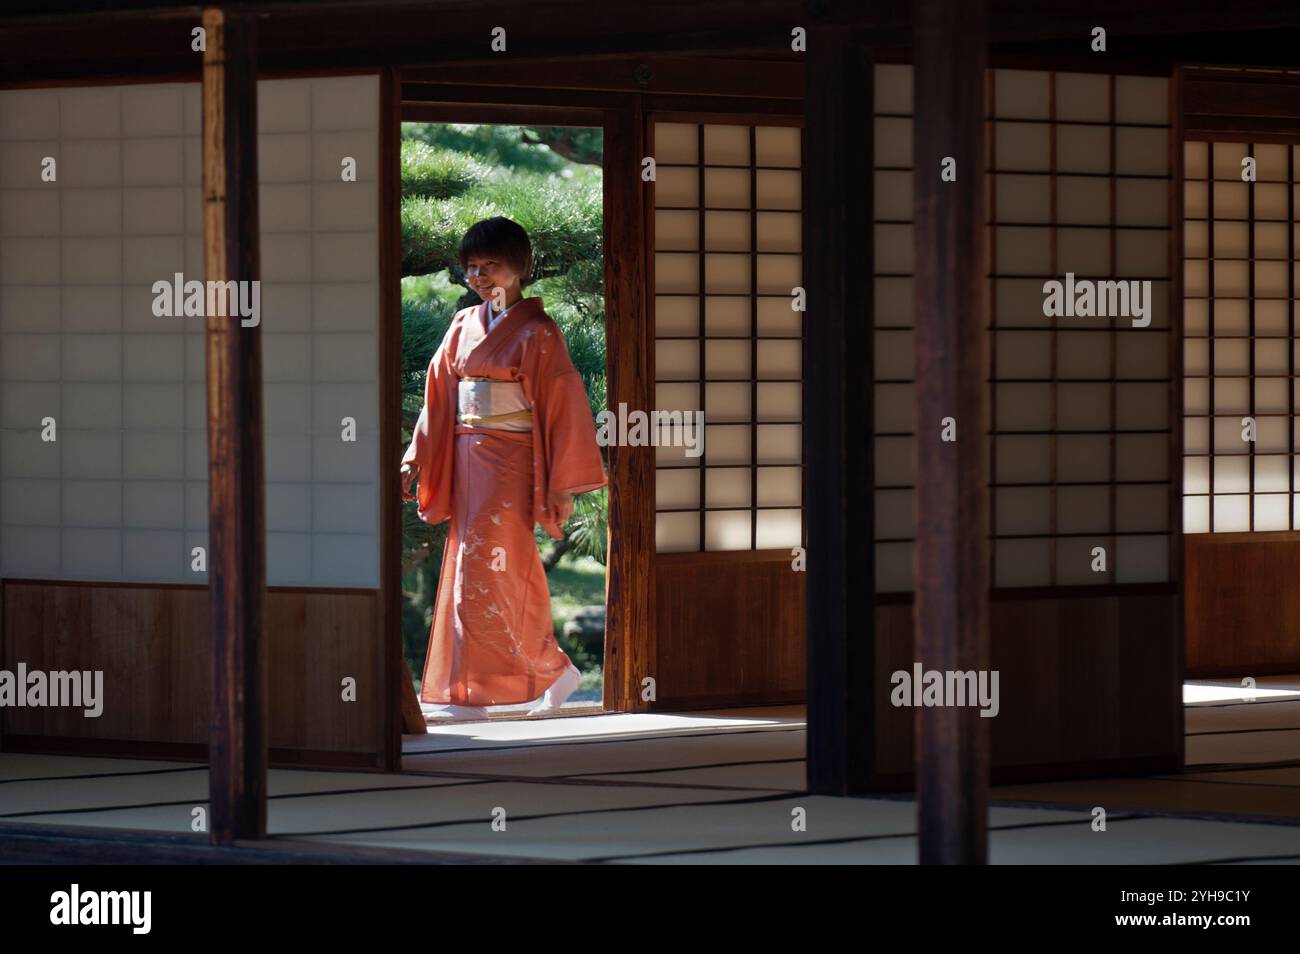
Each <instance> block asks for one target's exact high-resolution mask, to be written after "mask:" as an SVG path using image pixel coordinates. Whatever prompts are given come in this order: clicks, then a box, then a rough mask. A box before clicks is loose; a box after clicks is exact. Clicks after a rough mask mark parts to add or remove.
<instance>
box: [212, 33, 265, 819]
mask: <svg viewBox="0 0 1300 954" xmlns="http://www.w3.org/2000/svg"><path fill="white" fill-rule="evenodd" d="M203 28H204V30H205V31H206V49H205V51H204V54H203V262H204V268H205V270H206V272H207V274H206V276H204V277H205V278H206V279H207V280H208V281H209V282H215V281H222V282H254V281H258V276H259V257H258V220H257V75H256V67H255V64H254V39H253V21H252V19H251V18H249V17H247V16H244V15H241V14H238V13H231V12H230V11H227V10H223V9H221V8H206V9H204V11H203ZM194 277H196V278H197V277H198V276H194ZM235 287H237V286H235ZM246 287H247V286H246ZM230 288H231V286H227V291H226V292H224V293H223V294H224V295H225V298H226V307H225V308H224V311H225V312H226V315H227V316H229V317H221V316H217V315H212V314H209V315H208V317H207V377H208V461H209V462H208V478H209V494H208V503H209V526H208V550H209V560H208V573H209V576H208V601H209V608H210V614H211V632H212V734H211V741H210V743H209V748H208V762H209V767H210V780H209V798H210V803H211V809H212V817H211V819H210V820H209V827H210V831H211V836H212V843H213V844H225V845H228V844H231V843H233V842H234V841H235V840H236V839H239V838H262V837H265V835H266V694H265V691H264V686H265V678H266V677H265V672H266V646H265V643H264V642H263V633H262V621H263V612H262V611H263V602H264V599H265V594H266V553H265V549H266V533H265V514H264V503H263V496H262V495H263V477H264V468H263V463H262V455H263V447H262V351H261V346H262V329H261V326H260V325H257V326H249V327H245V326H244V325H243V324H242V323H241V319H240V317H239V312H238V309H237V307H236V306H237V305H238V299H237V298H235V297H234V296H233V295H232V294H231V293H230ZM244 299H245V300H246V301H247V300H248V296H247V295H245V296H244Z"/></svg>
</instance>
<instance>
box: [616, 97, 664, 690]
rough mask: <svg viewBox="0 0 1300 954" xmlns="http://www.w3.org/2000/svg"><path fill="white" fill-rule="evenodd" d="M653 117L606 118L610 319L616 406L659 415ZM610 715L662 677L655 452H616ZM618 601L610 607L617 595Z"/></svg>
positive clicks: (631, 107) (634, 111) (630, 107)
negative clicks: (646, 171) (647, 173)
mask: <svg viewBox="0 0 1300 954" xmlns="http://www.w3.org/2000/svg"><path fill="white" fill-rule="evenodd" d="M645 124H646V119H645V115H644V114H643V113H642V112H641V107H640V104H639V103H638V102H637V101H636V98H635V97H628V98H627V99H626V100H625V101H624V103H623V105H622V106H621V107H620V108H617V109H610V110H609V111H608V113H606V117H605V124H604V126H605V161H604V174H605V198H604V203H605V204H604V215H605V314H607V315H608V316H610V320H609V321H608V323H607V328H606V332H605V334H606V343H605V354H606V359H605V360H606V374H607V377H608V382H609V384H608V388H607V390H608V401H609V406H610V407H611V408H613V409H614V410H617V409H618V407H619V405H620V404H626V405H627V407H629V408H643V409H647V410H648V409H650V408H653V407H654V379H655V376H654V328H653V326H652V324H651V318H650V311H649V307H648V305H647V296H648V295H649V290H648V289H647V287H646V255H647V251H646V249H647V241H648V238H647V233H646V229H647V228H648V224H647V219H646V216H647V214H648V213H647V211H646V184H645V183H644V182H642V180H641V159H642V157H644V156H646V155H647V154H648V152H649V150H648V148H647V145H646V131H645ZM608 450H609V464H608V470H609V490H608V493H609V540H608V547H607V551H606V552H607V553H608V558H607V559H608V561H609V563H608V570H607V573H606V576H605V592H606V606H605V613H606V617H605V667H604V678H605V683H604V702H605V708H607V709H616V710H619V711H623V712H644V711H646V710H648V709H650V708H651V704H650V703H648V702H647V701H645V700H643V699H642V698H641V688H642V687H641V681H642V680H643V679H644V678H645V677H647V676H654V675H655V668H654V663H655V635H654V633H655V630H654V621H655V610H654V560H655V514H654V507H655V503H654V501H655V471H654V454H653V452H652V449H651V448H646V447H624V446H617V445H611V446H610V447H609V448H608ZM611 596H612V597H614V598H613V599H611V598H610V597H611Z"/></svg>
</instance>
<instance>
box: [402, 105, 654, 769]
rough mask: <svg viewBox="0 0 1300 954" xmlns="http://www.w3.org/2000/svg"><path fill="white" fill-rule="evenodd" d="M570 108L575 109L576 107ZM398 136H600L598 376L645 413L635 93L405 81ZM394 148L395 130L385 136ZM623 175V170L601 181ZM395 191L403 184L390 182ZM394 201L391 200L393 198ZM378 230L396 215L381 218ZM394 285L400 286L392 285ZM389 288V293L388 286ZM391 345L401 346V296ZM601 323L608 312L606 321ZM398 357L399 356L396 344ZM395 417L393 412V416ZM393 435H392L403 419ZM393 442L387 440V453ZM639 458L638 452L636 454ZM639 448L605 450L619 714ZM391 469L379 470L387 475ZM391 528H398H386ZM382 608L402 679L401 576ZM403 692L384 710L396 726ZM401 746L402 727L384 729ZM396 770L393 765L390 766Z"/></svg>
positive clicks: (648, 505)
mask: <svg viewBox="0 0 1300 954" xmlns="http://www.w3.org/2000/svg"><path fill="white" fill-rule="evenodd" d="M574 101H576V102H574ZM397 120H398V126H397V134H398V135H400V123H401V122H444V123H445V122H474V123H484V124H503V125H513V124H529V125H553V126H570V127H595V128H600V129H601V130H602V131H603V133H604V150H603V156H602V163H601V167H602V170H603V171H604V173H605V175H604V188H603V193H604V195H603V208H604V214H603V216H602V226H603V231H604V249H605V254H604V259H605V262H604V264H605V314H606V323H605V355H606V357H605V373H606V381H607V393H608V400H609V405H610V406H611V407H615V408H617V407H618V405H619V404H620V403H625V404H627V405H628V406H629V407H649V406H650V404H651V402H652V401H653V384H652V383H651V382H652V378H651V376H650V375H649V374H648V373H647V372H648V370H649V368H650V366H651V365H650V361H651V352H652V349H653V347H654V339H653V334H652V332H651V329H650V328H649V325H648V309H647V308H646V305H645V303H646V297H645V296H646V287H645V258H646V246H645V232H644V230H643V228H642V225H643V222H644V200H643V198H642V190H641V188H640V178H639V171H638V170H639V168H640V157H641V155H642V154H643V148H642V145H643V143H644V131H643V130H644V123H643V120H642V113H641V110H640V104H639V103H638V102H637V98H636V96H635V95H627V94H615V95H612V96H611V95H609V94H598V95H597V96H594V97H593V96H590V95H581V94H578V95H566V94H565V93H560V94H558V95H555V94H550V93H547V92H546V91H541V90H533V89H518V88H507V89H503V88H499V87H498V88H493V87H465V86H462V85H459V84H439V85H428V86H425V85H423V84H420V85H418V86H413V85H410V84H406V85H403V86H402V88H401V92H400V103H399V105H398V115H397ZM385 139H386V142H391V141H392V134H391V133H390V134H389V135H388V136H386V137H385ZM612 170H623V172H622V174H618V173H615V174H610V173H611V171H612ZM397 189H398V192H399V193H400V183H399V184H398V186H397ZM398 198H399V199H400V195H399V196H398ZM386 215H387V216H388V222H387V224H388V225H389V226H390V227H391V226H392V224H393V223H394V222H396V221H397V214H395V213H394V212H393V211H390V212H386ZM400 252H401V250H400V236H399V246H398V248H397V249H396V254H391V255H389V256H388V258H387V259H386V260H387V261H389V262H390V264H392V267H393V271H394V273H396V272H397V271H398V266H397V264H396V263H397V262H400ZM397 280H400V279H397ZM385 284H386V286H392V287H393V288H394V290H395V289H396V287H397V286H396V284H395V281H394V280H388V279H386V281H385ZM398 297H399V301H398V303H397V305H396V308H395V310H396V312H397V315H398V318H397V321H398V324H397V327H396V329H395V332H394V334H392V335H389V338H390V339H391V340H393V341H397V342H400V295H399V296H398ZM610 316H617V320H611V318H610ZM399 354H400V348H399ZM387 382H388V383H386V385H385V387H384V394H385V398H386V399H387V400H389V401H393V400H395V401H397V402H398V404H399V405H400V401H401V394H400V391H401V387H400V380H399V377H398V376H397V375H389V376H388V377H387ZM399 411H400V408H399ZM395 428H400V413H399V417H398V420H397V422H396V424H395ZM396 443H397V439H396V436H394V437H393V439H392V440H387V439H386V441H385V445H384V446H385V448H388V447H390V446H392V445H395V444H396ZM638 450H639V451H641V453H636V451H638ZM647 450H648V449H647V448H632V447H619V446H617V445H611V446H610V447H609V465H608V472H609V523H608V538H607V547H606V552H607V554H608V556H607V563H606V574H605V580H606V589H605V611H606V617H605V619H606V624H605V659H604V691H603V698H602V707H603V708H604V709H606V710H609V711H625V710H628V709H631V708H635V707H636V699H637V698H638V685H637V683H636V679H635V674H636V673H638V672H642V671H645V668H646V667H644V666H643V665H640V660H642V659H643V658H645V654H646V647H647V645H648V642H649V640H650V639H651V638H652V623H653V620H654V614H653V610H652V607H651V603H650V601H651V598H652V593H653V589H652V587H651V579H652V572H653V559H654V552H653V543H654V459H653V457H652V456H651V455H650V454H649V453H647V452H646V451H647ZM390 458H391V454H387V453H386V454H385V456H384V464H383V470H384V471H385V473H383V474H381V480H382V481H383V482H384V485H385V486H387V485H388V484H390V483H393V482H394V481H396V479H397V473H396V469H397V466H396V460H391V459H390ZM390 470H391V471H392V473H391V474H390V473H388V471H390ZM384 527H385V529H386V530H388V531H389V532H388V534H387V538H386V539H385V541H384V544H383V546H384V552H385V554H386V556H388V557H389V558H390V559H393V560H396V561H397V562H396V564H395V565H396V566H397V567H400V559H401V552H400V551H401V533H400V520H397V521H394V520H390V519H386V520H385V522H384ZM393 528H397V529H396V531H395V532H394V530H393ZM383 585H384V587H385V590H386V592H385V599H384V602H385V603H388V601H389V600H390V599H391V600H395V601H396V602H395V603H394V605H395V607H396V609H397V612H396V613H395V614H394V615H393V617H392V618H391V619H390V620H389V621H388V624H387V626H386V629H385V632H386V635H387V637H388V638H387V639H385V640H384V642H385V645H391V646H393V647H395V648H396V653H395V654H394V653H392V652H391V651H390V652H388V653H387V654H386V656H387V658H389V659H394V657H395V662H396V663H397V666H398V676H399V678H401V670H400V663H401V655H400V654H401V614H400V599H401V578H400V571H398V572H392V573H386V574H385V576H384V580H383ZM400 698H401V697H400V695H395V696H394V698H393V699H392V700H391V701H390V704H389V706H388V709H389V710H390V714H392V715H393V717H394V719H396V713H397V712H398V711H399V704H400ZM389 737H390V739H395V740H396V744H397V745H398V746H399V747H400V742H401V736H400V726H399V727H398V728H397V729H395V730H393V731H391V732H390V736H389ZM398 761H399V762H400V758H399V760H398Z"/></svg>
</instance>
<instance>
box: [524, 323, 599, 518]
mask: <svg viewBox="0 0 1300 954" xmlns="http://www.w3.org/2000/svg"><path fill="white" fill-rule="evenodd" d="M538 334H539V335H540V336H541V337H542V346H541V349H540V355H539V358H538V362H537V369H536V375H537V376H536V379H535V380H534V381H533V382H532V386H533V396H532V400H533V409H534V411H535V413H536V415H537V417H538V421H537V423H538V431H539V434H540V437H541V444H542V446H541V464H542V467H543V469H544V471H545V479H544V481H543V486H541V487H539V488H538V490H539V491H540V493H541V496H542V500H543V501H544V500H545V499H546V495H547V494H551V493H570V494H580V493H584V492H586V491H588V490H595V489H597V488H598V487H604V486H605V484H606V483H608V479H607V477H606V475H605V464H604V460H603V459H602V458H601V456H600V445H599V444H598V443H597V441H596V422H595V420H594V419H593V418H592V415H591V401H590V399H589V398H588V397H587V389H586V388H585V387H584V386H583V383H582V375H581V374H579V373H578V369H577V368H575V367H574V366H573V361H572V360H571V359H570V358H569V351H568V348H567V347H566V346H565V343H564V335H563V334H561V332H560V329H559V326H558V325H556V324H555V323H554V322H552V321H549V320H548V321H547V322H546V323H545V325H544V327H543V328H541V329H540V330H539V331H538Z"/></svg>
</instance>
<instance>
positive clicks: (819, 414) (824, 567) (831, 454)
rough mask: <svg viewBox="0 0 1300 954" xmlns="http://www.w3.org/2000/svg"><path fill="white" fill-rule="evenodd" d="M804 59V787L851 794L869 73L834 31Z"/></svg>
mask: <svg viewBox="0 0 1300 954" xmlns="http://www.w3.org/2000/svg"><path fill="white" fill-rule="evenodd" d="M805 62H806V64H807V65H806V71H805V77H806V81H807V85H806V91H805V95H804V136H803V199H804V216H803V243H804V244H803V247H804V280H803V284H804V288H805V289H806V291H807V296H808V299H807V307H808V310H807V313H806V315H805V316H804V421H805V424H804V455H803V459H804V461H805V462H806V463H805V466H806V467H807V488H808V489H807V497H806V499H805V501H804V519H805V521H806V526H807V532H808V562H807V566H808V569H807V573H808V581H807V584H808V585H807V594H808V600H807V645H808V650H807V651H808V695H807V706H808V790H809V791H810V792H816V793H820V794H826V795H853V794H861V793H863V792H865V791H868V790H869V788H870V786H871V783H872V779H873V777H874V773H875V715H874V705H875V691H876V687H875V680H874V678H873V674H874V670H875V559H874V557H875V546H874V543H873V534H872V526H873V524H872V520H873V517H872V502H873V497H872V451H871V440H872V435H871V431H872V418H871V415H872V401H871V388H872V377H873V375H872V347H871V345H872V332H871V327H872V319H871V300H872V294H871V281H870V276H871V185H872V168H871V154H872V151H871V101H872V86H871V69H870V64H869V63H868V60H867V56H866V51H865V50H864V48H863V46H862V44H861V43H860V42H858V41H857V40H856V39H855V38H854V37H853V36H852V35H851V34H850V33H848V32H847V31H846V30H844V29H842V28H838V27H832V26H813V27H810V28H809V31H808V53H807V59H806V61H805Z"/></svg>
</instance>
